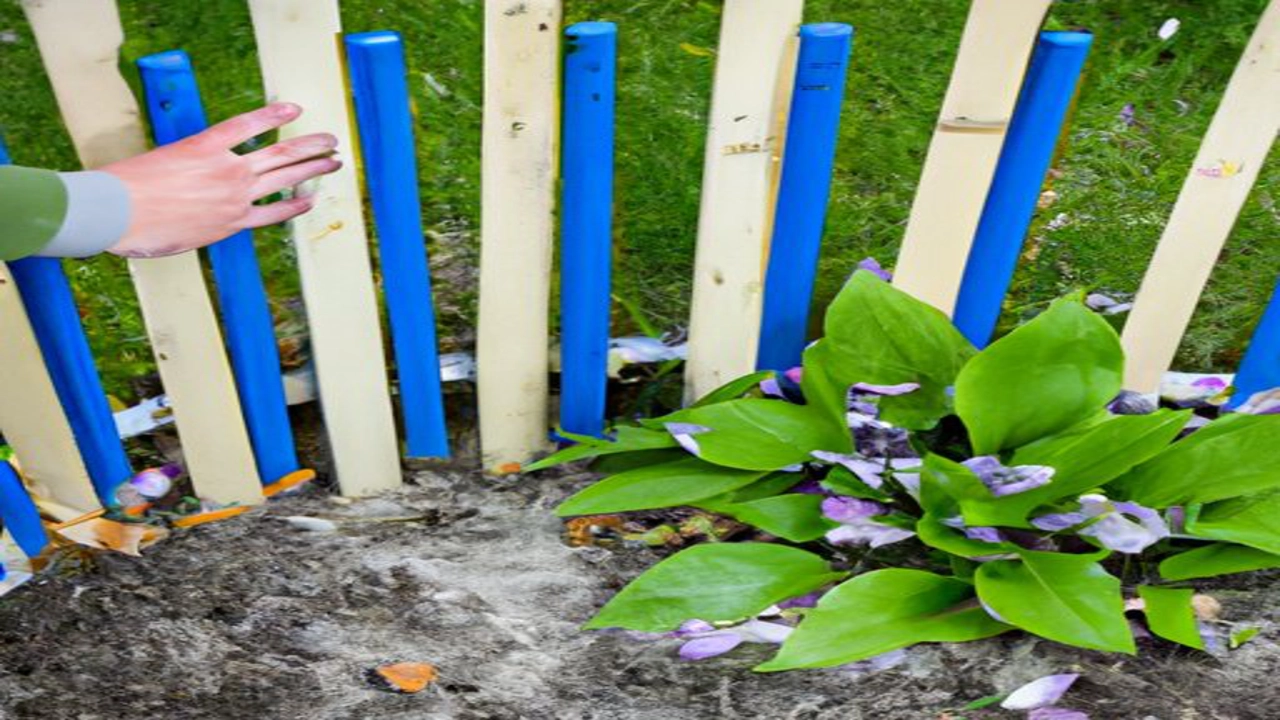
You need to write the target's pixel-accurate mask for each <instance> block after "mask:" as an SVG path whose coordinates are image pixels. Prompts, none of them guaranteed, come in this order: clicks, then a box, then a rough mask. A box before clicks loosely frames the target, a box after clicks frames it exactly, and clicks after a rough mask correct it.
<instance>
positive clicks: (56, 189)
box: [0, 165, 130, 260]
mask: <svg viewBox="0 0 1280 720" xmlns="http://www.w3.org/2000/svg"><path fill="white" fill-rule="evenodd" d="M129 213H130V203H129V192H128V190H127V189H126V187H125V185H124V183H122V182H121V181H120V180H119V179H118V178H116V177H114V176H113V175H110V174H108V173H104V172H73V173H57V172H53V171H50V170H38V169H34V168H24V167H17V166H12V165H9V166H4V167H0V260H17V259H19V258H23V257H27V256H30V255H38V256H44V257H87V256H89V255H95V254H97V253H100V252H102V251H104V250H106V249H107V248H110V247H112V246H113V245H115V244H116V243H117V242H119V240H120V238H121V237H122V236H123V235H124V233H125V230H126V229H127V228H128V226H129Z"/></svg>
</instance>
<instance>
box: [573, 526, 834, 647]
mask: <svg viewBox="0 0 1280 720" xmlns="http://www.w3.org/2000/svg"><path fill="white" fill-rule="evenodd" d="M841 577H844V573H838V572H832V571H831V568H830V566H828V565H827V561H826V560H823V559H822V558H821V557H818V556H817V555H814V554H813V553H810V552H805V551H804V550H797V549H796V548H790V547H785V546H782V545H770V544H767V543H718V544H715V545H696V546H694V547H691V548H689V549H688V550H684V551H681V552H680V553H678V554H676V555H673V556H671V557H669V558H667V559H666V560H663V561H662V562H660V563H658V564H657V565H654V566H653V567H652V568H649V570H648V571H646V572H645V573H644V574H643V575H641V576H640V577H638V578H636V579H635V580H632V581H631V584H630V585H627V586H626V587H625V588H623V589H622V591H621V592H619V593H618V594H617V595H615V596H614V597H613V599H612V600H610V601H609V602H608V604H606V605H605V606H604V607H603V608H602V609H601V610H600V612H599V613H598V614H597V615H596V616H595V617H594V618H592V619H591V621H590V622H588V623H587V625H586V627H587V628H588V629H593V628H610V627H622V628H628V629H631V630H643V631H645V632H664V631H667V630H674V629H675V628H677V627H679V625H680V624H681V623H683V622H684V621H686V620H694V619H697V620H706V621H707V622H720V621H727V620H740V619H742V618H747V617H752V616H754V615H756V614H757V613H759V612H760V611H761V610H764V609H765V608H767V607H769V606H770V605H773V604H774V603H777V602H779V601H782V600H785V599H787V598H790V597H795V596H797V595H804V594H805V593H808V592H812V591H814V590H817V589H818V588H820V587H822V586H823V585H827V584H829V583H832V582H835V581H836V580H839V579H840V578H841Z"/></svg>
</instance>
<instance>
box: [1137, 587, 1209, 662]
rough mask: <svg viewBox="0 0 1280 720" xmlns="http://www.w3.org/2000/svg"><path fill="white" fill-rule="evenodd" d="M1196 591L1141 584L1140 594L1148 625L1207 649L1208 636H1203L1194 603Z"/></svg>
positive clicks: (1178, 640) (1166, 636)
mask: <svg viewBox="0 0 1280 720" xmlns="http://www.w3.org/2000/svg"><path fill="white" fill-rule="evenodd" d="M1195 592H1196V591H1195V590H1192V589H1191V588H1169V587H1156V586H1154V585H1139V586H1138V596H1139V597H1141V598H1142V604H1143V605H1144V608H1143V611H1142V612H1143V614H1144V615H1146V616H1147V627H1149V628H1151V632H1153V633H1155V634H1156V635H1159V636H1160V637H1162V638H1164V639H1165V640H1172V641H1173V642H1176V643H1180V644H1182V645H1186V646H1187V647H1193V648H1195V649H1197V650H1203V649H1204V638H1202V637H1200V628H1199V627H1197V625H1196V613H1195V609H1194V608H1192V606H1191V597H1192V596H1193V595H1195Z"/></svg>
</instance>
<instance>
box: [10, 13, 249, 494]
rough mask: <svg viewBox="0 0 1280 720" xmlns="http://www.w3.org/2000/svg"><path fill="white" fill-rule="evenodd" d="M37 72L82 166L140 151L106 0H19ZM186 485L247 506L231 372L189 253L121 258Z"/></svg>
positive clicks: (245, 448)
mask: <svg viewBox="0 0 1280 720" xmlns="http://www.w3.org/2000/svg"><path fill="white" fill-rule="evenodd" d="M23 6H24V9H25V10H26V14H27V19H28V20H29V21H30V23H31V28H32V30H33V31H34V32H35V36H36V42H37V44H38V45H39V47H40V55H41V57H42V58H43V60H44V65H45V70H46V72H47V74H48V76H49V80H50V82H51V83H52V85H53V90H54V94H55V96H56V97H57V100H58V107H59V109H60V110H61V112H62V117H63V121H64V122H65V123H66V126H67V130H68V132H69V133H70V135H71V140H72V143H73V144H74V145H75V147H76V152H77V153H78V154H79V156H80V161H81V162H82V163H83V164H84V166H85V167H87V168H95V167H99V166H101V165H105V164H107V163H110V162H113V161H115V160H120V159H123V158H127V157H130V156H133V155H136V154H138V153H141V152H143V151H145V150H146V149H147V145H146V140H145V135H144V132H143V128H142V123H141V119H140V116H139V111H138V104H137V101H136V100H135V99H134V97H133V95H132V93H130V91H129V88H128V86H127V85H126V84H125V82H124V78H122V77H121V76H120V72H119V70H118V69H117V62H118V57H119V49H120V45H121V43H122V42H123V41H124V31H123V29H122V27H121V25H120V17H119V13H118V12H117V9H116V4H115V2H114V0H25V2H24V3H23ZM129 270H130V273H131V274H132V275H133V281H134V287H135V288H136V289H137V292H138V300H139V302H140V304H141V306H142V313H143V317H144V318H145V320H146V325H147V334H148V336H149V337H150V339H151V346H152V349H153V351H154V352H155V354H156V359H157V363H158V365H159V368H160V376H161V380H162V381H163V382H164V386H165V391H166V392H167V393H168V394H169V397H170V400H171V402H172V405H173V412H174V418H175V420H176V422H177V425H178V432H179V433H180V435H181V437H182V444H183V452H184V455H185V458H186V465H187V470H188V471H189V472H190V474H191V478H192V481H193V482H194V483H195V487H196V491H197V492H198V493H199V494H200V495H201V496H202V497H204V498H207V499H209V500H212V501H214V502H218V503H257V502H261V501H262V489H261V485H260V484H259V482H258V478H257V469H256V467H255V465H254V460H253V452H252V450H251V448H250V446H249V437H248V433H247V432H246V431H245V427H244V420H243V418H242V416H241V414H240V402H239V399H238V398H237V397H236V392H235V385H234V384H233V380H232V376H231V369H230V366H229V365H228V363H227V358H226V355H225V353H224V352H223V347H222V338H221V333H220V332H219V330H218V325H217V321H216V319H215V317H214V313H213V306H212V304H211V302H210V300H209V293H208V290H207V288H206V287H205V284H204V278H203V275H202V274H201V270H200V261H199V257H198V256H197V254H196V253H185V254H182V255H175V256H172V257H167V258H156V259H149V260H133V261H130V263H129Z"/></svg>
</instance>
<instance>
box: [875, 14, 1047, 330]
mask: <svg viewBox="0 0 1280 720" xmlns="http://www.w3.org/2000/svg"><path fill="white" fill-rule="evenodd" d="M1049 4H1050V0H974V2H973V5H972V6H971V8H970V10H969V18H968V21H967V22H966V24H965V28H964V35H963V36H962V37H961V39H960V49H959V52H958V54H957V56H956V64H955V68H954V69H953V70H952V73H951V82H950V85H948V87H947V94H946V98H945V99H944V100H943V101H942V111H941V113H940V114H939V116H938V125H937V129H936V130H935V131H934V134H933V140H932V141H931V142H930V144H929V154H928V156H927V157H926V158H925V164H924V170H923V172H922V173H921V176H920V184H919V186H918V187H917V189H916V197H915V200H914V202H913V203H912V205H911V215H910V217H909V218H908V220H907V230H906V235H905V237H904V238H903V241H902V249H901V250H900V251H899V253H898V261H897V264H896V266H895V268H894V277H893V284H894V285H895V286H897V287H898V288H900V289H902V290H905V291H906V292H908V293H911V294H912V295H914V296H915V297H917V298H919V299H921V300H924V301H925V302H927V303H929V304H931V305H933V306H934V307H936V308H938V309H939V310H942V311H943V312H945V313H947V314H948V315H950V314H951V312H952V311H953V310H954V308H955V302H956V296H957V295H958V294H959V292H960V282H961V280H962V279H963V278H964V266H965V263H966V262H967V261H968V259H969V248H970V247H971V246H972V244H973V236H974V233H975V232H976V231H977V229H978V221H979V220H980V219H981V217H982V208H983V205H985V204H986V200H987V191H988V190H989V189H990V187H991V179H992V177H994V175H995V170H996V163H997V162H998V161H999V159H1000V150H1001V148H1002V147H1003V146H1004V138H1005V133H1006V131H1007V129H1008V126H1009V120H1010V118H1011V117H1012V115H1013V108H1014V105H1015V104H1016V103H1017V100H1018V90H1019V88H1020V87H1021V85H1022V78H1023V75H1024V74H1025V73H1026V68H1027V62H1028V61H1029V60H1030V57H1031V50H1032V48H1033V47H1034V45H1035V41H1036V37H1037V35H1038V34H1039V31H1040V25H1041V23H1042V22H1043V21H1044V16H1045V13H1046V12H1047V11H1048V9H1049Z"/></svg>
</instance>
